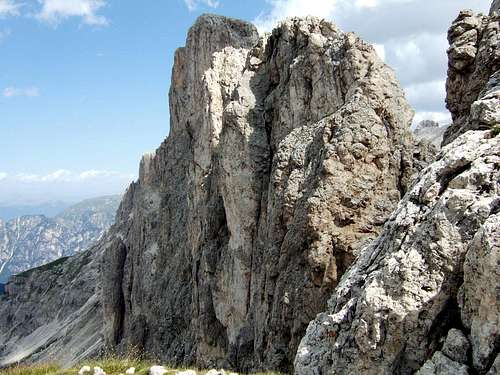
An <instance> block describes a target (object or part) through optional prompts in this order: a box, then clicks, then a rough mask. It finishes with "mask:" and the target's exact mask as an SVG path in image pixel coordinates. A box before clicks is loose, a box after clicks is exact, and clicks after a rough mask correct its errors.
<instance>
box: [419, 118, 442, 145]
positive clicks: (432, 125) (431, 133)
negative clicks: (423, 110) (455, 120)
mask: <svg viewBox="0 0 500 375" xmlns="http://www.w3.org/2000/svg"><path fill="white" fill-rule="evenodd" d="M448 127H449V124H448V125H441V124H439V123H438V122H436V121H432V120H423V121H421V122H420V123H419V124H418V125H417V127H416V128H415V130H414V131H413V134H414V135H415V137H416V138H417V139H425V140H427V141H429V142H430V143H432V144H433V145H434V146H436V148H437V149H440V148H441V142H442V141H443V136H444V133H445V131H446V129H448Z"/></svg>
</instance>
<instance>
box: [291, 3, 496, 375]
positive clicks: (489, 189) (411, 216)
mask: <svg viewBox="0 0 500 375" xmlns="http://www.w3.org/2000/svg"><path fill="white" fill-rule="evenodd" d="M477 20H480V21H481V24H482V25H483V26H482V27H484V29H482V30H483V31H482V37H481V39H480V40H481V42H480V48H479V52H477V51H474V52H472V51H473V50H472V49H470V52H471V53H470V54H468V52H467V51H469V49H468V48H465V49H464V50H462V52H463V54H461V55H460V58H458V57H457V56H458V55H459V52H458V51H455V52H453V49H454V48H457V46H456V45H455V46H453V45H452V47H451V48H450V52H451V53H450V70H449V74H450V77H449V79H448V97H447V101H448V104H449V105H450V104H451V103H452V108H453V109H452V113H453V116H454V120H455V122H454V124H453V125H452V126H451V127H450V129H451V130H452V131H451V132H449V133H448V134H447V136H448V140H445V143H447V142H450V141H451V139H453V138H455V137H458V138H456V139H455V140H454V141H452V142H451V143H449V144H448V145H447V146H445V147H444V148H443V149H442V150H441V152H440V153H439V155H438V157H437V160H436V161H435V162H434V163H432V164H431V165H429V166H428V167H427V168H425V169H424V170H423V171H422V173H421V174H420V176H419V178H418V179H417V182H416V183H415V184H414V186H413V187H412V188H411V190H410V191H409V192H408V193H407V194H406V195H405V197H404V198H403V199H402V201H401V202H400V203H399V205H398V207H397V209H396V211H395V212H394V213H393V214H392V216H391V218H390V219H389V221H388V222H387V224H386V226H385V227H384V231H383V232H382V234H381V235H380V237H378V239H377V240H375V241H374V242H373V243H372V244H371V245H370V246H368V247H366V248H365V249H363V250H362V251H361V255H360V257H359V259H357V261H356V262H355V263H354V264H353V266H352V267H351V268H350V269H349V271H348V272H347V273H346V274H345V275H344V277H343V278H342V281H341V282H340V284H339V285H338V286H337V288H336V290H335V293H333V296H332V297H331V299H330V300H329V302H328V309H327V310H326V312H324V313H322V314H319V315H318V316H317V318H316V319H315V320H314V321H312V322H311V323H310V325H309V327H308V329H307V333H306V335H305V336H304V338H303V339H302V341H301V344H300V346H299V349H298V352H297V356H296V359H295V372H296V373H297V374H300V375H305V374H311V375H312V374H324V373H334V374H387V375H389V374H413V373H415V372H417V373H418V374H419V375H428V374H436V375H437V374H441V375H446V374H449V375H451V374H468V373H479V374H485V373H489V374H490V373H496V369H497V368H498V363H500V361H499V360H498V351H499V346H498V343H499V340H500V335H499V327H500V321H499V317H500V302H499V298H498V297H499V296H498V280H499V273H498V272H499V271H498V270H499V267H498V264H499V262H500V247H499V239H500V233H499V228H500V225H499V224H500V222H499V219H500V216H499V208H500V198H499V193H500V138H499V137H498V136H497V135H496V132H494V131H490V130H473V131H467V130H469V129H479V128H482V125H481V126H479V124H483V125H485V124H488V127H493V126H498V124H499V121H498V119H499V117H498V116H500V105H499V103H498V99H499V97H498V92H499V90H500V82H499V80H498V72H495V71H494V70H493V71H492V65H491V64H492V63H494V61H495V60H488V61H486V60H484V59H483V58H482V57H481V56H484V55H482V54H483V53H485V51H486V50H485V49H484V48H485V47H484V46H485V44H484V43H485V41H494V40H498V39H497V38H498V18H497V15H496V14H495V13H492V14H491V16H490V17H489V18H488V17H476V16H474V15H472V13H470V12H468V11H467V12H462V13H461V14H460V16H459V18H458V20H457V21H455V22H454V24H453V26H452V28H451V30H450V34H451V35H455V34H456V33H458V31H457V30H459V29H461V30H462V31H464V30H470V25H471V23H474V22H476V21H477ZM478 22H479V21H478ZM474 24H475V25H476V26H477V24H476V23H474ZM476 26H474V27H476ZM486 30H488V31H486ZM471 34H472V33H471ZM474 35H476V33H474ZM453 43H456V42H453ZM488 43H489V42H488ZM488 43H486V44H488ZM497 47H498V46H495V47H493V49H492V50H489V51H488V53H489V55H490V56H493V55H494V54H496V53H498V48H497ZM462 52H460V53H462ZM466 52H467V53H466ZM474 56H475V57H474ZM474 59H475V60H474ZM460 61H468V62H467V63H465V62H464V63H463V64H462V63H460ZM470 64H474V65H473V68H472V70H467V72H469V73H470V74H473V76H475V77H476V78H474V79H472V77H473V76H470V77H469V76H467V77H465V76H462V75H461V74H463V73H457V71H462V69H466V68H465V67H466V66H468V67H469V68H467V69H471V65H470ZM459 82H460V83H459ZM476 85H479V86H477V87H476ZM495 119H496V120H495ZM460 134H461V135H460Z"/></svg>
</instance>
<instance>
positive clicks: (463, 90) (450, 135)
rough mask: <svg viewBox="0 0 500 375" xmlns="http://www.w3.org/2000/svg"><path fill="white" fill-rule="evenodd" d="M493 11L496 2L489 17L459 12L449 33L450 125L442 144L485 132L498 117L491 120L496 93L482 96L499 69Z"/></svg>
mask: <svg viewBox="0 0 500 375" xmlns="http://www.w3.org/2000/svg"><path fill="white" fill-rule="evenodd" d="M494 9H498V3H497V4H493V5H492V10H491V13H490V15H489V16H484V15H475V14H474V13H473V12H472V11H462V12H460V15H459V16H458V18H457V19H456V20H455V21H454V22H453V24H452V26H451V27H450V30H449V31H448V40H449V42H450V48H449V49H448V79H447V81H446V87H447V96H446V106H447V108H448V109H449V110H450V112H451V115H452V118H453V124H452V125H451V126H450V127H449V128H448V129H447V130H446V133H445V135H444V139H443V145H446V144H448V143H450V142H451V141H453V140H454V139H455V138H456V137H458V136H459V135H460V134H462V133H464V132H466V131H467V130H473V129H488V128H491V127H492V126H493V125H495V124H497V123H498V115H497V117H495V116H493V117H492V115H494V114H495V113H498V111H495V110H494V107H495V106H498V105H499V101H498V99H499V98H498V93H496V94H494V95H493V96H492V97H488V96H486V95H484V93H483V95H481V91H483V90H484V88H485V86H487V85H488V83H487V82H488V80H490V79H492V77H495V76H494V73H495V72H497V71H498V70H499V69H500V48H499V45H500V32H499V20H500V15H499V14H497V13H494ZM496 77H497V78H496V79H497V80H498V75H497V76H496ZM482 96H483V98H482V99H481V100H480V101H479V102H478V103H475V104H474V105H473V103H474V102H475V101H477V100H478V98H481V97H482Z"/></svg>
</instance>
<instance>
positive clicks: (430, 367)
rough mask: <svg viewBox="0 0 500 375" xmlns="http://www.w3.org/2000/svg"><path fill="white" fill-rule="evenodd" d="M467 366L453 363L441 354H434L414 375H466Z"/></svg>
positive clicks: (467, 372)
mask: <svg viewBox="0 0 500 375" xmlns="http://www.w3.org/2000/svg"><path fill="white" fill-rule="evenodd" d="M468 374H469V371H468V369H467V366H465V365H463V364H461V363H458V362H455V361H453V360H451V359H450V358H448V357H446V356H445V355H444V354H443V353H441V352H436V353H434V355H433V356H432V359H430V360H428V361H427V362H425V364H424V365H423V366H422V368H421V369H420V370H418V372H417V373H416V375H468Z"/></svg>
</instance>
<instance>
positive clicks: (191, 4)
mask: <svg viewBox="0 0 500 375" xmlns="http://www.w3.org/2000/svg"><path fill="white" fill-rule="evenodd" d="M184 3H185V4H186V6H187V8H188V9H189V11H190V12H193V11H195V10H196V9H198V6H200V5H205V6H207V7H210V8H214V9H215V8H217V7H218V6H219V1H218V0H184Z"/></svg>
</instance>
